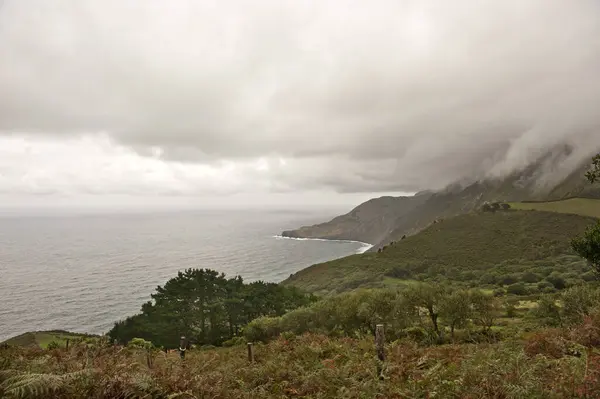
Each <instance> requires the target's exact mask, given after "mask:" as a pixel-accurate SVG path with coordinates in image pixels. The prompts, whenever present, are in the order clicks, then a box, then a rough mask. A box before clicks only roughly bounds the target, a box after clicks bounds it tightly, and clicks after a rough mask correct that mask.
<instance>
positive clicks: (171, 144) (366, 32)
mask: <svg viewBox="0 0 600 399" xmlns="http://www.w3.org/2000/svg"><path fill="white" fill-rule="evenodd" d="M599 107H600V2H599V1H597V0H577V1H573V0H503V1H497V0H480V1H471V0H453V1H448V0H437V1H436V0H414V1H412V0H394V1H386V0H380V1H377V0H373V1H363V0H360V1H359V0H345V1H341V0H338V1H327V0H318V1H308V0H303V1H285V0H253V1H246V0H244V1H242V0H239V1H228V0H219V1H209V0H202V1H191V0H178V1H167V0H162V1H158V0H102V1H100V0H63V1H61V0H4V1H3V2H2V1H0V204H2V205H10V206H13V205H40V204H46V205H48V204H58V205H60V204H63V205H64V204H72V203H90V204H92V203H93V204H110V205H111V206H112V205H115V204H117V205H118V204H124V203H129V202H131V203H136V204H138V203H140V201H141V202H143V203H154V202H156V203H161V204H162V203H164V204H179V205H181V204H182V203H186V204H219V205H223V204H229V205H232V204H233V205H235V204H240V203H253V204H256V203H260V204H280V203H292V204H313V205H318V204H321V203H326V204H354V203H357V202H360V201H362V200H364V199H367V198H369V197H371V196H379V195H383V194H387V193H402V192H414V191H417V190H421V189H436V188H441V187H443V186H445V185H447V184H449V183H452V182H454V181H456V180H458V179H463V178H473V177H482V176H490V175H491V176H499V175H503V174H506V173H509V172H511V171H513V170H514V169H515V168H519V167H522V166H524V165H526V164H527V163H529V162H531V161H533V160H535V158H536V157H538V156H540V155H541V154H543V153H544V151H546V150H547V149H549V148H552V147H554V146H556V145H557V144H562V143H568V144H571V145H573V146H574V148H575V149H576V151H575V152H574V153H573V154H574V155H573V156H574V157H577V158H578V159H584V158H585V157H587V156H589V155H590V154H591V153H592V152H593V151H594V150H597V149H598V148H600V111H599ZM567 164H569V165H572V164H574V161H573V159H571V160H568V162H567Z"/></svg>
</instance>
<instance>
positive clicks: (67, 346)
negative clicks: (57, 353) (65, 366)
mask: <svg viewBox="0 0 600 399" xmlns="http://www.w3.org/2000/svg"><path fill="white" fill-rule="evenodd" d="M65 349H66V350H69V338H67V340H66V345H65Z"/></svg>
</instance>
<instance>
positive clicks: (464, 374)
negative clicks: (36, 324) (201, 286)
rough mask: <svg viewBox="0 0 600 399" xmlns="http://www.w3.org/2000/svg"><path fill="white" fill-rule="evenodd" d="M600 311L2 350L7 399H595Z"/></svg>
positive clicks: (0, 374)
mask: <svg viewBox="0 0 600 399" xmlns="http://www.w3.org/2000/svg"><path fill="white" fill-rule="evenodd" d="M598 345H600V316H599V315H598V313H597V312H595V311H594V312H592V313H590V314H588V315H586V316H585V317H584V320H583V322H581V323H580V324H577V325H574V326H573V327H569V328H560V329H543V330H539V331H536V332H531V333H523V334H521V335H520V336H517V337H515V338H513V339H510V340H506V341H503V342H497V343H480V344H462V345H441V346H422V345H419V344H417V343H415V342H413V341H411V340H410V339H403V340H398V341H393V342H390V343H388V344H387V345H386V354H387V360H386V363H385V366H384V375H385V377H386V379H385V380H384V381H380V380H379V379H378V378H377V373H376V366H377V360H376V358H375V351H374V347H373V339H372V337H371V338H368V337H363V338H332V337H328V336H325V335H321V334H310V333H307V334H303V335H301V336H286V335H281V336H279V337H278V338H277V339H276V340H274V341H272V342H271V343H269V344H266V345H262V344H257V345H256V346H255V362H254V363H250V362H249V361H248V359H247V356H246V348H245V346H234V347H231V348H217V349H210V350H200V349H196V350H191V351H189V353H188V355H187V356H186V358H185V360H181V359H180V358H179V357H178V355H176V354H165V353H164V352H159V351H156V350H153V351H148V350H146V349H140V348H136V347H121V346H113V345H110V344H109V343H108V341H107V340H99V341H97V342H96V343H93V344H90V343H87V344H86V343H80V344H76V345H73V346H71V347H70V348H69V349H68V350H66V349H65V348H56V349H51V350H42V349H39V348H23V347H9V348H4V349H0V397H6V398H49V397H51V398H56V399H60V398H92V399H93V398H98V399H99V398H125V397H131V398H138V397H146V398H215V399H218V398H282V397H304V398H334V397H339V398H375V397H385V398H431V397H437V398H593V397H597V396H595V395H597V393H598V392H600V353H599V352H598V351H597V349H596V347H597V346H598Z"/></svg>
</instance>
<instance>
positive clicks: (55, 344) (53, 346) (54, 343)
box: [46, 341, 62, 350]
mask: <svg viewBox="0 0 600 399" xmlns="http://www.w3.org/2000/svg"><path fill="white" fill-rule="evenodd" d="M61 346H62V345H61V344H60V343H58V342H57V341H51V342H50V343H49V344H48V345H47V346H46V349H48V350H52V349H58V348H60V347H61Z"/></svg>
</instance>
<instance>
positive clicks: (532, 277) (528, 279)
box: [521, 272, 542, 284]
mask: <svg viewBox="0 0 600 399" xmlns="http://www.w3.org/2000/svg"><path fill="white" fill-rule="evenodd" d="M541 279H542V277H541V276H540V275H538V274H535V273H533V272H525V273H523V275H522V276H521V281H523V282H524V283H530V284H531V283H537V282H538V281H540V280H541Z"/></svg>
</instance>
